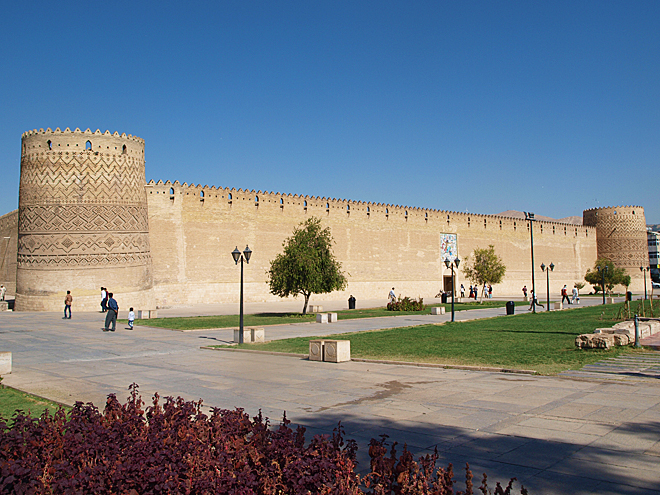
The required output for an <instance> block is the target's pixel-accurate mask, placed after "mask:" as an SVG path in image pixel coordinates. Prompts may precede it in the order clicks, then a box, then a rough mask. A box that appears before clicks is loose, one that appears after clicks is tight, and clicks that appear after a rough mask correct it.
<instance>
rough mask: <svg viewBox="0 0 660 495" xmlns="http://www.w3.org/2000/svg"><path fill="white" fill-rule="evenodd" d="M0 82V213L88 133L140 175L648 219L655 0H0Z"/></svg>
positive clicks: (465, 206) (659, 120) (657, 198)
mask: <svg viewBox="0 0 660 495" xmlns="http://www.w3.org/2000/svg"><path fill="white" fill-rule="evenodd" d="M0 74H1V75H2V77H1V78H0V104H1V111H0V149H1V150H2V153H0V170H1V171H2V179H1V181H0V184H1V185H0V213H6V212H9V211H11V210H13V209H15V208H17V205H18V183H19V171H20V139H21V134H22V133H23V132H24V131H26V130H30V129H35V128H37V129H38V128H44V129H45V128H47V127H51V128H53V129H55V128H56V127H61V128H62V129H64V128H66V127H70V128H71V129H75V128H76V127H80V128H81V129H83V130H84V129H86V128H88V127H89V128H91V130H92V131H94V130H96V129H97V128H98V129H101V131H105V130H106V129H108V130H110V131H111V132H114V131H118V132H119V133H122V132H125V133H127V134H134V135H137V136H140V137H142V138H144V139H145V140H146V161H147V179H148V180H149V179H155V180H159V179H162V180H168V179H169V180H172V181H174V180H179V181H180V182H188V183H189V184H190V183H195V184H198V183H201V184H203V185H204V184H208V185H209V186H210V185H215V186H223V187H224V186H229V187H236V188H248V189H255V190H267V191H274V192H285V193H292V194H295V193H298V194H309V195H313V196H328V197H334V198H344V199H352V200H366V201H374V202H383V203H391V204H398V205H406V206H421V207H428V208H437V209H444V210H452V211H466V210H468V211H470V212H474V213H499V212H501V211H504V210H508V209H515V210H527V211H533V212H536V213H537V214H540V215H547V216H551V217H554V218H562V217H566V216H570V215H581V214H582V210H583V209H586V208H592V207H597V206H618V205H629V204H633V205H641V206H643V207H644V208H645V210H646V219H647V222H648V223H660V190H659V188H658V181H657V176H658V171H659V169H660V167H659V164H660V139H659V137H660V2H658V1H646V2H645V1H634V0H627V1H617V2H610V1H604V0H598V1H592V2H584V1H576V0H571V1H566V2H561V1H555V2H547V1H520V2H500V1H483V2H472V1H453V0H452V1H433V2H424V1H401V2H388V1H368V2H367V1H355V0H352V1H337V0H333V1H310V0H304V1H278V2H267V1H250V0H242V1H238V0H237V1H232V2H224V1H209V2H195V1H192V2H181V1H177V2H170V1H158V2H140V1H130V2H123V1H114V2H89V1H86V2H75V1H66V2H41V1H31V2H16V1H14V2H11V1H5V2H3V8H2V15H1V16H0Z"/></svg>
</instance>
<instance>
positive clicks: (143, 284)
mask: <svg viewBox="0 0 660 495" xmlns="http://www.w3.org/2000/svg"><path fill="white" fill-rule="evenodd" d="M101 286H104V287H107V288H108V290H109V291H111V292H114V293H115V299H117V301H118V303H119V306H120V310H125V309H128V306H134V307H136V308H137V307H140V308H145V309H148V308H152V307H153V306H152V286H153V276H152V270H151V250H150V247H149V220H148V216H147V198H146V193H145V169H144V140H143V139H140V138H138V137H136V136H131V135H130V134H129V135H128V136H127V135H126V134H121V135H120V134H119V133H117V132H115V133H114V134H111V133H110V132H109V131H106V132H105V133H101V132H100V131H99V130H97V131H96V132H91V131H90V130H89V129H87V130H86V131H84V132H83V131H81V130H80V129H76V130H75V131H70V130H69V129H68V128H67V129H65V130H64V131H61V130H60V129H59V128H57V129H55V130H54V131H51V130H50V129H46V130H45V131H44V130H43V129H40V130H38V131H37V130H36V129H35V130H33V131H28V132H25V133H24V134H23V137H22V142H21V179H20V190H19V203H18V266H17V273H16V309H17V310H19V311H27V310H36V311H51V310H61V309H62V308H63V305H64V303H63V301H64V296H65V294H66V291H67V290H70V291H71V294H72V295H73V298H74V300H73V311H74V313H75V311H76V310H78V311H80V310H98V309H100V307H99V304H100V301H101V296H100V294H101V293H100V288H101Z"/></svg>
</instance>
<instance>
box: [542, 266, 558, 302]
mask: <svg viewBox="0 0 660 495" xmlns="http://www.w3.org/2000/svg"><path fill="white" fill-rule="evenodd" d="M554 269H555V264H554V263H552V262H550V266H549V267H548V270H547V271H546V269H545V263H541V271H542V272H545V276H546V280H547V286H546V291H547V300H546V304H547V306H546V309H545V310H546V311H550V272H552V271H554Z"/></svg>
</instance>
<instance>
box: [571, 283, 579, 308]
mask: <svg viewBox="0 0 660 495" xmlns="http://www.w3.org/2000/svg"><path fill="white" fill-rule="evenodd" d="M571 303H577V304H580V292H579V291H578V288H577V287H576V286H573V299H571Z"/></svg>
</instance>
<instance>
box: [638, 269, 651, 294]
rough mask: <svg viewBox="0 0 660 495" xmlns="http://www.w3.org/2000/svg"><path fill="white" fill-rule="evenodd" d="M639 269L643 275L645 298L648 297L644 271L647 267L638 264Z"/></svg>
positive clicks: (646, 270)
mask: <svg viewBox="0 0 660 495" xmlns="http://www.w3.org/2000/svg"><path fill="white" fill-rule="evenodd" d="M639 271H640V272H642V274H643V275H644V299H645V300H646V299H648V296H647V292H646V272H648V271H649V267H648V266H640V267H639Z"/></svg>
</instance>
